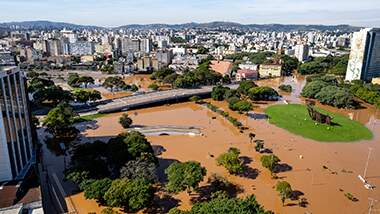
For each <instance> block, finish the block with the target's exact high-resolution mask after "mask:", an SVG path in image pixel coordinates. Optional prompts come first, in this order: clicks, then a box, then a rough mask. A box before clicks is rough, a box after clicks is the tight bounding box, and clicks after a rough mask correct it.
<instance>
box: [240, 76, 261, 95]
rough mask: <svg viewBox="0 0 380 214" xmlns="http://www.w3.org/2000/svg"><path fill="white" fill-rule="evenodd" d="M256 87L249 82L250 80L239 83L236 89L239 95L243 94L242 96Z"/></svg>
mask: <svg viewBox="0 0 380 214" xmlns="http://www.w3.org/2000/svg"><path fill="white" fill-rule="evenodd" d="M255 87H257V85H256V84H255V83H254V82H253V81H250V80H243V81H241V82H240V83H239V88H238V89H237V91H238V92H239V93H240V94H244V95H248V91H249V90H250V89H251V88H255Z"/></svg>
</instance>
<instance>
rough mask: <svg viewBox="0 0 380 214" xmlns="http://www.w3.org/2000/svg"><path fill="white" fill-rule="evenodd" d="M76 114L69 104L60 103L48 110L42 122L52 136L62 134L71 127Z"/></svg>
mask: <svg viewBox="0 0 380 214" xmlns="http://www.w3.org/2000/svg"><path fill="white" fill-rule="evenodd" d="M77 116H78V114H77V113H75V112H74V110H73V108H71V106H70V105H68V104H67V103H61V104H59V105H58V106H57V107H55V108H53V109H51V110H50V111H49V113H48V114H47V116H46V118H45V120H44V122H43V124H44V126H46V128H47V130H48V131H49V132H50V133H52V134H53V135H54V136H64V135H66V134H67V133H66V132H67V131H68V129H71V128H73V127H72V125H73V124H74V122H75V118H76V117H77Z"/></svg>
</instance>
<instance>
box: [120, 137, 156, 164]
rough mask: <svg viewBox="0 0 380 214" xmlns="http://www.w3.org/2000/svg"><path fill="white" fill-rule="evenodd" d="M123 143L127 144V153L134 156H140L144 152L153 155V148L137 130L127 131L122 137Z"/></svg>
mask: <svg viewBox="0 0 380 214" xmlns="http://www.w3.org/2000/svg"><path fill="white" fill-rule="evenodd" d="M124 143H126V144H127V146H128V153H129V154H130V155H131V156H132V157H133V158H134V159H137V158H141V157H143V156H144V154H146V153H149V154H152V155H153V148H152V146H151V145H150V143H149V141H148V140H147V139H146V138H145V136H144V135H143V134H141V133H140V132H137V131H131V132H129V133H128V134H127V135H126V137H125V138H124Z"/></svg>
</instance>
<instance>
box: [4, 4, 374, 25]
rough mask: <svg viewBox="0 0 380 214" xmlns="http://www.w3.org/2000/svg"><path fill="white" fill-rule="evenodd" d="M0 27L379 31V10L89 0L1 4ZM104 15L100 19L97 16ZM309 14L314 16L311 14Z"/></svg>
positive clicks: (337, 6)
mask: <svg viewBox="0 0 380 214" xmlns="http://www.w3.org/2000/svg"><path fill="white" fill-rule="evenodd" d="M0 8H7V10H3V11H2V13H1V14H0V22H10V21H34V20H49V21H59V22H69V23H75V24H81V25H97V26H103V27H116V26H120V25H127V24H154V23H164V24H181V23H189V22H201V23H202V22H212V21H228V22H238V23H242V24H271V23H278V24H323V25H335V24H349V25H353V26H364V27H379V26H380V6H379V5H378V3H377V2H376V1H375V0H363V1H360V2H357V1H352V0H350V1H343V0H337V1H334V2H330V1H327V0H322V1H318V2H310V1H306V0H275V1H271V2H266V1H263V0H255V1H247V0H238V1H234V2H229V1H224V0H205V1H199V0H196V1H192V2H189V1H184V0H180V1H175V2H174V1H172V0H169V1H164V0H156V1H153V0H141V1H139V2H135V1H129V0H127V1H121V0H113V1H105V0H101V1H94V0H84V1H81V2H77V1H74V0H64V1H59V2H58V1H56V0H36V1H26V0H14V1H3V0H0ZM99 14H103V15H99ZM311 14H314V15H311Z"/></svg>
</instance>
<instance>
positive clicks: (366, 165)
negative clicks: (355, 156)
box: [363, 147, 372, 179]
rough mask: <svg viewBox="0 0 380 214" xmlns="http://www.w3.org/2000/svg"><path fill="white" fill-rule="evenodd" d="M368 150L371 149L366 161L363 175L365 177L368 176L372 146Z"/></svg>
mask: <svg viewBox="0 0 380 214" xmlns="http://www.w3.org/2000/svg"><path fill="white" fill-rule="evenodd" d="M368 150H369V151H368V157H367V162H366V164H365V168H364V173H363V177H364V179H366V177H367V169H368V163H369V158H370V156H371V152H372V148H371V147H369V148H368Z"/></svg>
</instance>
